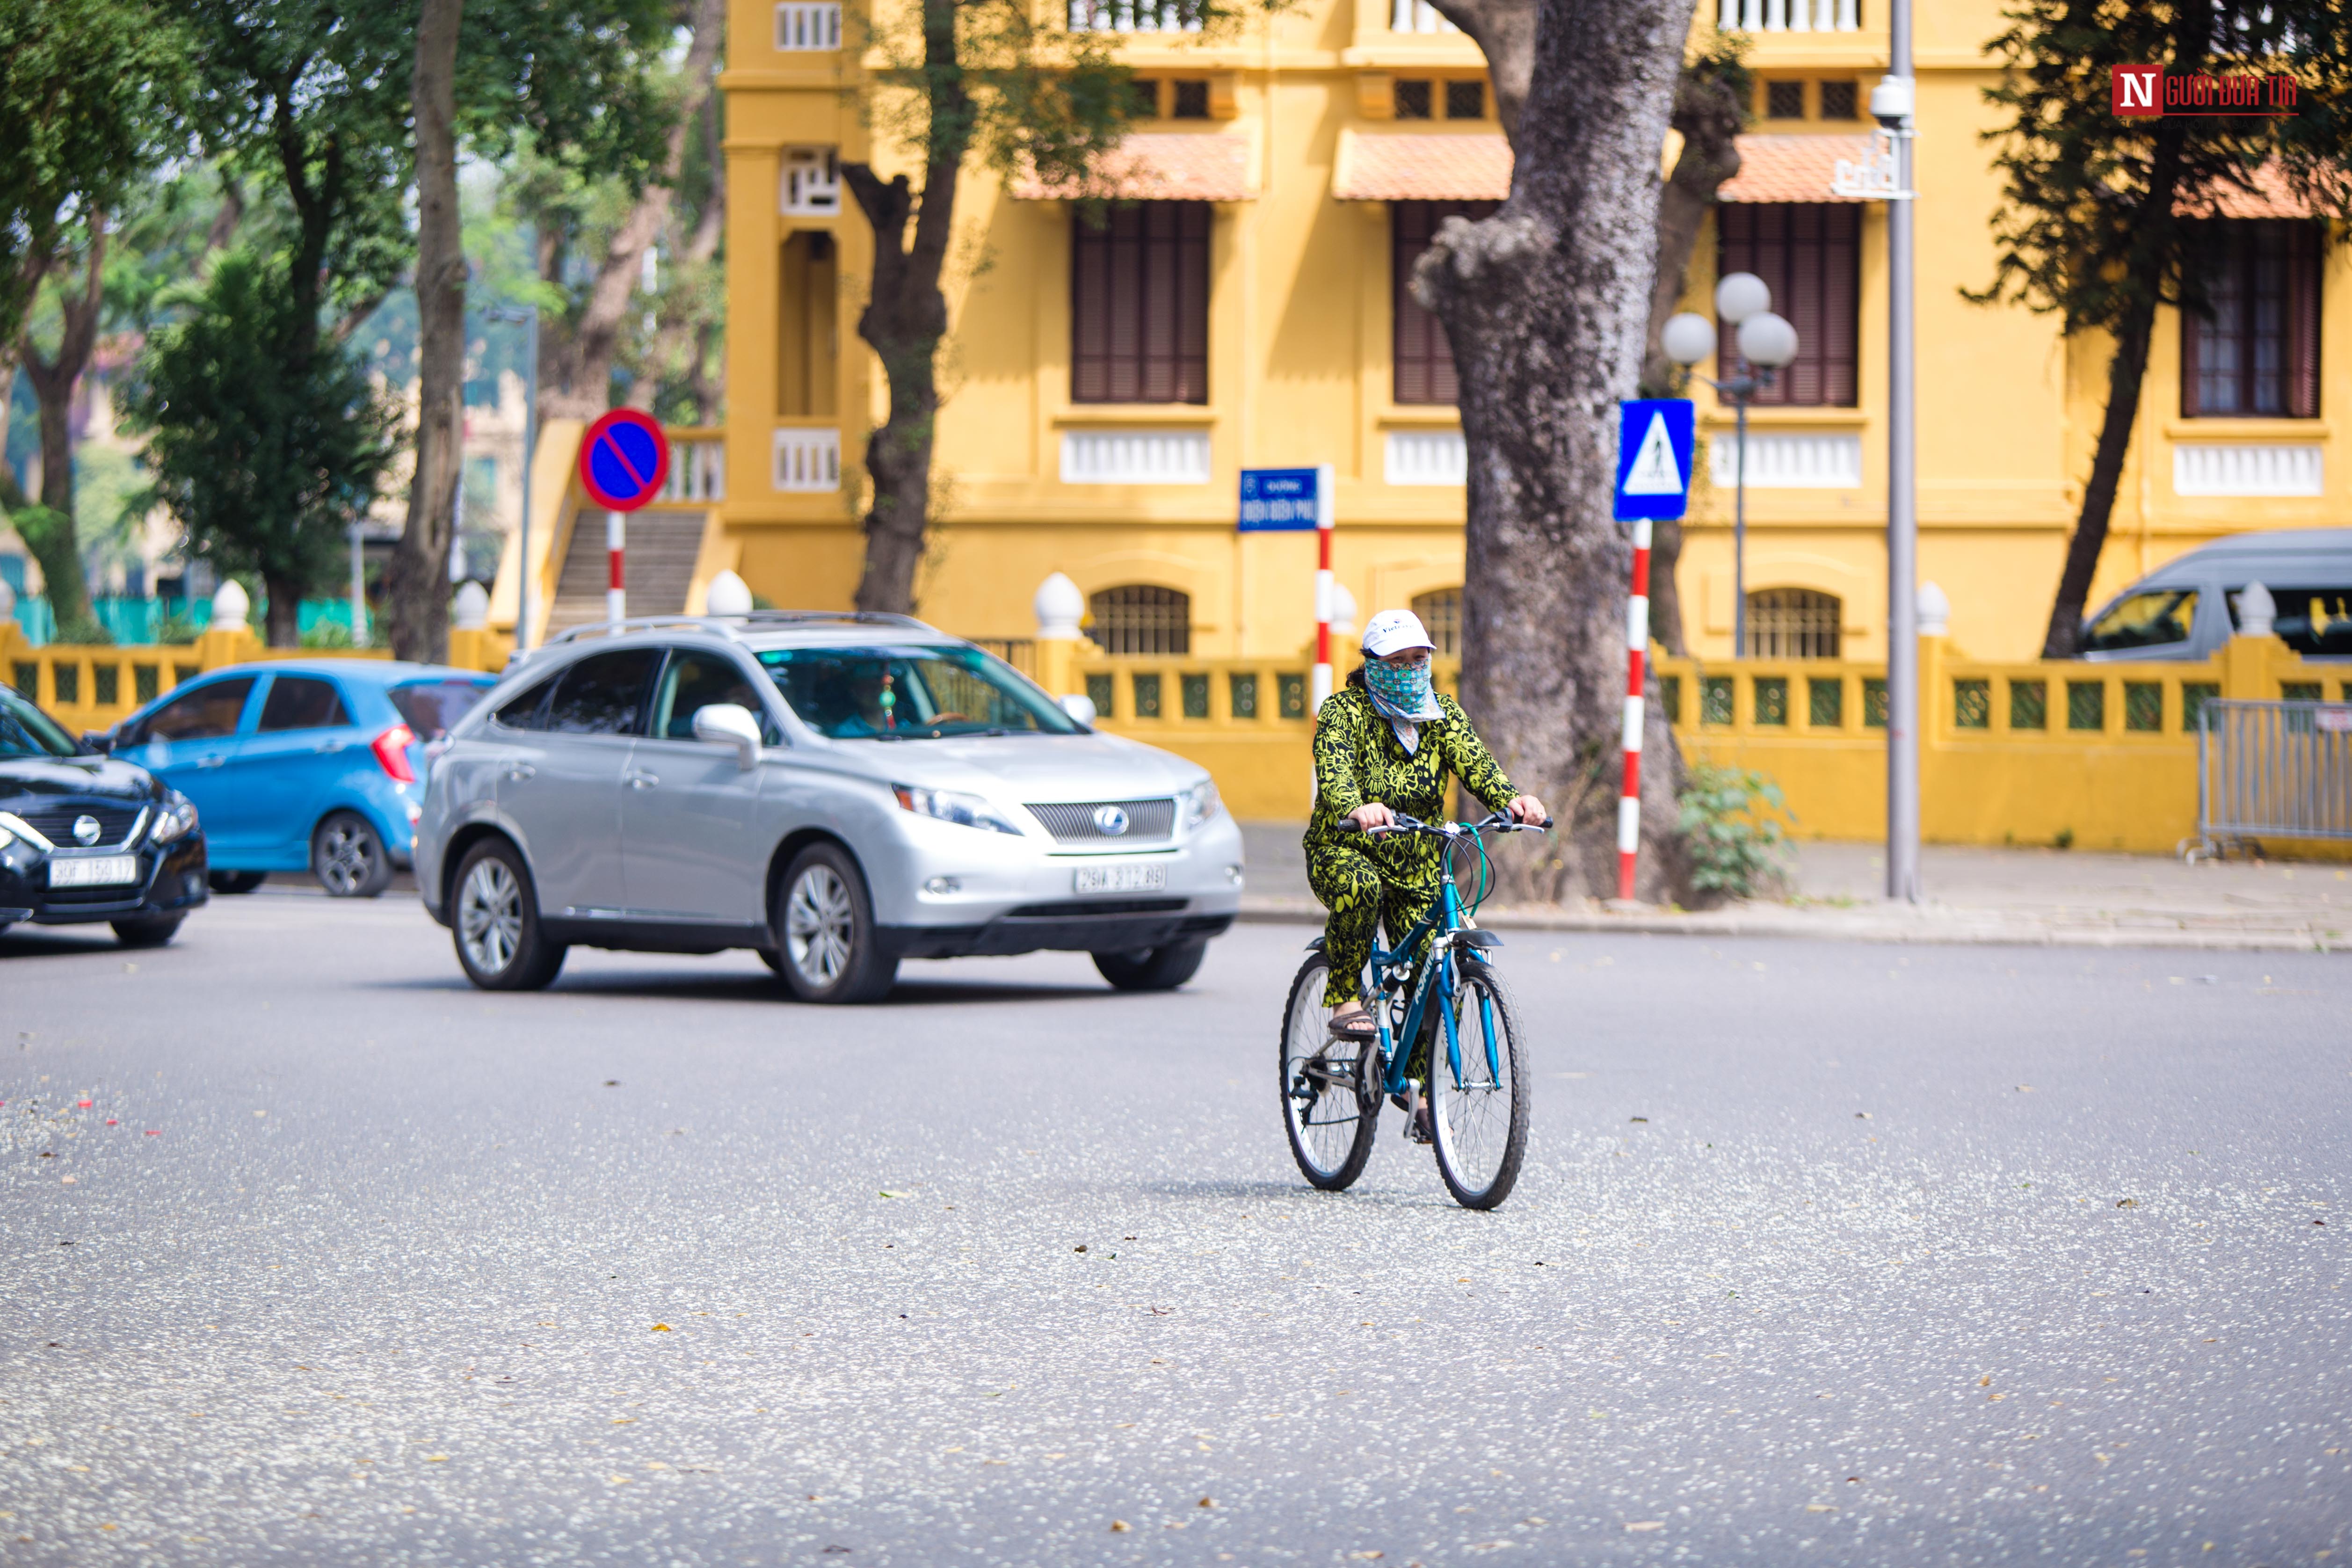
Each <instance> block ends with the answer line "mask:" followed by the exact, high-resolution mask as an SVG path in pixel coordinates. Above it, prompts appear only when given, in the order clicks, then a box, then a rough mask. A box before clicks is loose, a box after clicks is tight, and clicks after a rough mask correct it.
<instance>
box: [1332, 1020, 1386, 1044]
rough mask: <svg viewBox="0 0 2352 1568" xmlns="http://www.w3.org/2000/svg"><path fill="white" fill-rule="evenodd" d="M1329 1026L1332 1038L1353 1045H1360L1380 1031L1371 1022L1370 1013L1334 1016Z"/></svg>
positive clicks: (1376, 1035)
mask: <svg viewBox="0 0 2352 1568" xmlns="http://www.w3.org/2000/svg"><path fill="white" fill-rule="evenodd" d="M1329 1027H1330V1031H1331V1037H1332V1038H1333V1039H1335V1040H1346V1041H1348V1042H1349V1043H1350V1044H1353V1045H1361V1044H1363V1043H1364V1042H1365V1041H1368V1040H1370V1039H1373V1038H1375V1037H1378V1035H1379V1033H1380V1030H1379V1028H1378V1027H1377V1026H1375V1025H1374V1024H1373V1023H1372V1016H1371V1015H1370V1013H1358V1014H1355V1015H1353V1016H1350V1017H1346V1018H1334V1019H1332V1020H1331V1022H1330V1026H1329Z"/></svg>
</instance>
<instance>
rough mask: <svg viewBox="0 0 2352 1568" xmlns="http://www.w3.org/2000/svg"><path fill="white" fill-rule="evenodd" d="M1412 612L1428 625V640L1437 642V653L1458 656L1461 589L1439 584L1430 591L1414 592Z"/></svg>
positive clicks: (1460, 640)
mask: <svg viewBox="0 0 2352 1568" xmlns="http://www.w3.org/2000/svg"><path fill="white" fill-rule="evenodd" d="M1412 613H1413V614H1414V615H1416V616H1420V617H1421V624H1422V625H1423V626H1427V627H1428V628H1429V640H1430V641H1432V642H1433V643H1435V644H1436V645H1437V651H1438V653H1439V655H1440V656H1441V657H1443V658H1459V657H1460V655H1461V653H1462V590H1461V589H1459V588H1440V589H1438V590H1437V592H1435V593H1434V594H1416V595H1413V600H1412Z"/></svg>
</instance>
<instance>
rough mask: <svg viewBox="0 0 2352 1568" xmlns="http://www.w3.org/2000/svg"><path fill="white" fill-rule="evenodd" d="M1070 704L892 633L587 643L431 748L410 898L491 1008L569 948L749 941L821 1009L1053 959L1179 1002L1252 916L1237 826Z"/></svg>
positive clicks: (783, 618)
mask: <svg viewBox="0 0 2352 1568" xmlns="http://www.w3.org/2000/svg"><path fill="white" fill-rule="evenodd" d="M1071 705H1072V706H1074V707H1076V708H1077V709H1078V710H1079V712H1078V713H1077V714H1073V713H1072V712H1070V711H1068V710H1066V708H1065V706H1064V705H1063V704H1062V703H1060V702H1057V701H1056V700H1055V699H1054V698H1052V697H1050V696H1048V695H1047V694H1046V693H1045V691H1044V690H1043V689H1040V688H1039V687H1037V686H1036V685H1035V684H1034V682H1032V681H1030V680H1029V679H1027V678H1026V677H1024V676H1023V675H1021V674H1020V673H1019V672H1018V671H1016V670H1014V669H1013V668H1012V667H1011V666H1010V665H1007V664H1005V663H1004V662H1003V660H1001V659H999V658H996V657H995V656H993V655H992V654H990V653H988V652H986V651H984V650H982V649H981V648H979V647H974V646H972V645H971V644H970V643H968V642H963V641H961V640H960V639H958V638H955V637H948V636H946V635H945V634H943V633H940V632H938V631H935V630H933V629H932V628H931V627H929V626H924V625H923V624H922V623H920V622H919V621H914V620H910V619H908V618H907V617H904V616H877V615H845V614H817V613H803V612H779V611H765V612H755V613H753V614H751V615H749V616H729V617H724V618H711V617H700V618H697V617H677V618H670V619H664V620H651V621H631V622H624V623H622V624H621V625H620V626H617V627H606V626H597V627H591V628H583V629H582V630H581V631H579V632H574V633H569V634H566V635H565V636H563V637H559V638H557V639H556V640H555V641H553V642H551V644H549V646H548V647H545V648H543V649H541V650H540V651H538V652H536V653H533V654H531V655H530V657H529V658H526V659H524V660H522V661H520V663H518V664H517V665H515V666H514V667H513V668H510V669H509V671H508V673H507V675H506V677H505V679H503V680H501V681H500V682H499V686H498V688H497V689H495V690H494V691H492V692H491V693H490V695H489V697H488V699H487V700H484V701H483V702H482V703H481V704H480V706H478V708H476V709H475V710H473V712H471V713H470V714H468V715H467V717H466V718H465V719H464V720H463V721H460V722H459V723H458V724H457V727H456V728H455V729H454V730H453V731H451V732H450V734H449V737H448V739H447V741H446V742H444V743H443V744H442V746H441V748H440V750H439V751H438V753H437V754H436V758H435V760H434V763H433V768H432V773H431V776H430V781H429V783H428V785H427V788H426V792H425V816H424V820H423V821H422V822H421V823H420V824H419V826H418V827H417V833H416V882H417V886H418V888H419V889H421V890H422V891H423V894H424V898H425V908H426V910H429V911H430V912H431V913H432V916H433V918H434V919H435V920H436V921H440V922H441V923H442V924H443V925H446V926H448V927H449V928H450V931H451V932H452V935H453V936H454V938H455V940H456V944H457V961H458V963H461V964H462V965H464V967H465V970H466V974H467V978H468V979H470V980H472V981H473V983H474V984H477V985H479V986H482V987H485V988H487V989H490V990H527V989H536V988H537V987H540V986H543V985H545V984H548V983H549V982H550V981H551V980H553V979H554V978H555V974H556V972H557V971H558V970H559V969H560V968H562V963H563V955H564V952H565V949H566V948H568V947H570V946H572V945H573V944H580V945H584V946H589V947H604V948H624V949H635V950H638V951H644V952H719V951H721V950H722V949H726V948H735V947H748V948H753V949H756V950H758V952H759V953H760V955H761V957H762V958H764V959H765V960H766V961H767V962H768V964H769V966H770V967H771V968H772V969H774V970H775V971H776V972H777V973H779V974H781V975H782V976H783V978H784V981H785V983H786V984H788V985H790V986H791V988H792V990H793V994H795V995H797V996H799V997H801V998H802V999H803V1000H804V1001H810V1002H862V1001H869V1000H872V999H873V998H876V997H878V996H880V995H882V994H885V993H886V992H887V991H888V990H889V989H890V984H891V981H892V980H893V978H894V977H895V976H896V974H897V973H898V961H899V960H900V959H902V958H958V957H962V956H965V955H967V954H972V953H1013V952H1034V951H1036V950H1038V949H1041V948H1060V949H1067V950H1072V951H1076V952H1091V953H1092V954H1094V959H1095V967H1096V968H1097V969H1098V970H1099V971H1101V973H1102V974H1103V977H1104V978H1105V979H1107V980H1108V981H1109V982H1110V983H1111V984H1113V985H1116V986H1118V987H1119V988H1121V989H1122V990H1133V991H1160V990H1168V989H1171V988H1172V987H1174V986H1178V985H1181V984H1183V983H1184V982H1185V981H1186V980H1188V979H1190V978H1192V973H1193V972H1194V971H1195V970H1197V969H1198V968H1199V967H1200V965H1201V956H1202V952H1203V951H1204V950H1205V949H1206V947H1207V945H1208V942H1209V939H1210V938H1211V937H1213V936H1216V935H1218V934H1220V933H1221V932H1223V931H1224V930H1225V928H1226V927H1227V926H1229V925H1231V924H1232V923H1233V920H1234V913H1235V911H1236V910H1238V909H1239V908H1240V906H1241V890H1242V840H1241V833H1240V830H1239V829H1238V828H1236V827H1235V826H1234V821H1233V819H1232V817H1231V816H1227V815H1226V814H1225V813H1223V811H1221V810H1220V809H1219V807H1218V804H1217V792H1216V786H1215V785H1214V784H1211V783H1210V781H1209V776H1208V774H1207V773H1204V772H1203V771H1202V769H1201V768H1199V767H1198V766H1196V765H1194V764H1193V763H1188V762H1185V761H1184V760H1182V759H1181V758H1180V757H1174V756H1171V755H1170V754H1169V753H1167V752H1162V751H1158V750H1156V749H1154V748H1152V747H1150V746H1146V745H1141V744H1139V743H1137V742H1133V741H1128V740H1122V739H1120V738H1118V737H1117V736H1113V735H1105V734H1101V733H1099V732H1097V731H1095V730H1094V729H1093V728H1091V726H1090V725H1089V724H1088V723H1087V721H1086V720H1085V718H1084V717H1083V716H1082V715H1083V714H1084V712H1085V703H1084V701H1083V700H1076V699H1074V700H1071Z"/></svg>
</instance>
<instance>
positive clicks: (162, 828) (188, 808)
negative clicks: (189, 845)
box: [147, 790, 196, 844]
mask: <svg viewBox="0 0 2352 1568" xmlns="http://www.w3.org/2000/svg"><path fill="white" fill-rule="evenodd" d="M195 830H196V803H195V802H194V801H193V800H190V799H189V798H188V797H187V796H186V795H182V794H181V793H180V792H179V791H177V790H173V792H172V793H171V794H170V795H167V796H165V797H164V800H163V805H161V806H160V807H158V808H157V810H156V812H155V826H153V827H152V829H150V830H149V832H148V835H147V838H148V842H150V843H152V844H169V843H172V842H173V840H175V839H180V838H185V837H187V836H188V835H189V834H191V833H194V831H195Z"/></svg>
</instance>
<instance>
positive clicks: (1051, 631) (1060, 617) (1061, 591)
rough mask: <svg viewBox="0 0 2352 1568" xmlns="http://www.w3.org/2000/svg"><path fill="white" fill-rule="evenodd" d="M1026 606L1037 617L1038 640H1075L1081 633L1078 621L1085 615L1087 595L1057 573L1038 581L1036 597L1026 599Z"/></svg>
mask: <svg viewBox="0 0 2352 1568" xmlns="http://www.w3.org/2000/svg"><path fill="white" fill-rule="evenodd" d="M1029 608H1030V610H1031V611H1032V612H1033V613H1034V615H1035V616H1036V617H1037V637H1038V640H1040V641H1041V642H1076V641H1077V640H1078V638H1079V637H1081V636H1083V635H1084V634H1083V633H1081V632H1080V631H1079V630H1078V622H1079V621H1081V620H1083V619H1084V618H1085V617H1086V613H1087V596H1086V595H1084V594H1081V593H1079V592H1078V585H1077V584H1076V583H1073V582H1071V581H1070V580H1069V578H1067V577H1066V576H1065V575H1063V574H1061V573H1059V572H1056V573H1055V574H1053V575H1052V576H1050V577H1048V578H1046V579H1045V581H1044V582H1043V583H1040V584H1037V596H1036V597H1035V598H1034V599H1032V600H1030V601H1029Z"/></svg>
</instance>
